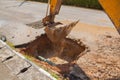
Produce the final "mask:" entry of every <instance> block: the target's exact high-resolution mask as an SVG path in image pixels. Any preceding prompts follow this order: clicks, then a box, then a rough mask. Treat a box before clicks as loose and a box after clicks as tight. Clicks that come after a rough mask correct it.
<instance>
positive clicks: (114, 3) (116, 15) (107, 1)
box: [99, 0, 120, 34]
mask: <svg viewBox="0 0 120 80" xmlns="http://www.w3.org/2000/svg"><path fill="white" fill-rule="evenodd" d="M99 2H100V4H101V6H102V7H103V9H104V10H105V12H106V13H107V14H108V16H109V17H110V19H111V20H112V22H113V24H114V25H115V27H116V29H117V31H118V32H119V34H120V0H99Z"/></svg>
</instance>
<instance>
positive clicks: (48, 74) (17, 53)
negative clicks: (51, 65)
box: [0, 40, 57, 80]
mask: <svg viewBox="0 0 120 80" xmlns="http://www.w3.org/2000/svg"><path fill="white" fill-rule="evenodd" d="M0 42H1V43H2V44H3V45H4V46H6V47H7V48H8V49H9V50H11V51H12V52H13V53H15V54H16V55H17V56H19V57H20V58H22V59H23V60H25V61H26V62H28V63H29V64H31V65H32V66H34V67H35V68H36V69H38V70H39V71H40V72H42V73H43V74H44V75H45V76H47V77H49V78H50V79H51V80H57V79H56V78H54V77H53V76H52V75H51V74H50V73H48V72H47V71H45V70H44V69H42V68H40V67H38V66H37V65H36V64H34V63H33V62H31V61H29V60H28V59H26V58H25V57H24V56H23V55H22V54H20V53H19V52H16V51H15V50H13V49H12V48H11V47H10V46H8V45H7V44H6V43H5V42H3V41H2V40H0Z"/></svg>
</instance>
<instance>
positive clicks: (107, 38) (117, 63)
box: [78, 35, 120, 80]
mask: <svg viewBox="0 0 120 80" xmlns="http://www.w3.org/2000/svg"><path fill="white" fill-rule="evenodd" d="M96 43H97V46H96V47H97V48H98V49H97V50H95V51H90V52H89V53H87V54H86V55H84V56H83V57H81V58H80V59H79V60H78V64H79V66H80V67H81V68H82V69H83V70H84V71H85V72H86V74H87V75H88V76H89V78H90V79H92V80H99V79H100V80H120V37H115V36H111V35H99V38H98V39H97V42H96Z"/></svg>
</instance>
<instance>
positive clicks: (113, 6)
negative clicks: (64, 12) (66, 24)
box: [42, 0, 120, 34]
mask: <svg viewBox="0 0 120 80" xmlns="http://www.w3.org/2000/svg"><path fill="white" fill-rule="evenodd" d="M99 2H100V4H101V6H102V7H103V9H104V10H105V12H106V13H107V15H108V16H109V17H110V19H111V21H112V22H113V24H114V25H115V27H116V29H117V31H118V32H119V34H120V0H99ZM61 3H62V0H49V3H48V4H49V5H50V8H49V7H48V9H50V10H48V9H47V12H48V11H49V14H48V15H46V17H45V18H43V20H42V22H43V24H44V25H49V24H53V23H54V19H55V15H57V14H58V13H59V11H60V7H61Z"/></svg>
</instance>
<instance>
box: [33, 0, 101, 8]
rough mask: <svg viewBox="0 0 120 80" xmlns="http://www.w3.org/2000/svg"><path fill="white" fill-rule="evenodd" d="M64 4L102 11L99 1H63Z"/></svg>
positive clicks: (45, 0)
mask: <svg viewBox="0 0 120 80" xmlns="http://www.w3.org/2000/svg"><path fill="white" fill-rule="evenodd" d="M32 1H39V2H47V1H48V0H32ZM63 4H64V5H72V6H78V7H86V8H94V9H102V7H101V6H100V4H99V2H98V0H63Z"/></svg>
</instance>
